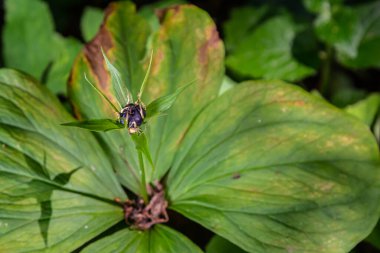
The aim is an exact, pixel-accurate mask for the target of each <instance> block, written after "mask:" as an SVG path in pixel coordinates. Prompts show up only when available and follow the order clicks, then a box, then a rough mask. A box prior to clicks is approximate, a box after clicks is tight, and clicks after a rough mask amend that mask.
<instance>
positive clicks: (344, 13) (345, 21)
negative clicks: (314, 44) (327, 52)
mask: <svg viewBox="0 0 380 253" xmlns="http://www.w3.org/2000/svg"><path fill="white" fill-rule="evenodd" d="M357 23H358V15H357V12H356V10H355V9H353V8H350V7H346V6H338V7H336V8H333V7H331V6H330V5H324V7H323V8H322V10H321V11H320V13H319V16H318V18H317V19H316V21H315V23H314V26H315V30H316V34H317V36H318V37H319V39H321V40H322V41H324V42H325V43H327V44H328V45H332V46H334V47H335V48H336V49H337V50H338V51H341V52H345V53H347V54H349V55H354V54H356V53H355V52H356V48H355V46H354V45H351V44H350V43H349V42H350V40H351V38H352V37H353V36H355V32H356V26H357Z"/></svg>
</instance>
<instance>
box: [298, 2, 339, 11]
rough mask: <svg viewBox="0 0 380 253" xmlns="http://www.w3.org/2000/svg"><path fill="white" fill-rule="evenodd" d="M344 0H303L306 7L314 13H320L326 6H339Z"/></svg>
mask: <svg viewBox="0 0 380 253" xmlns="http://www.w3.org/2000/svg"><path fill="white" fill-rule="evenodd" d="M342 2H343V0H303V4H304V5H305V7H306V9H307V10H309V11H311V12H313V13H319V12H321V11H323V9H325V8H332V7H334V6H339V5H340V4H341V3H342Z"/></svg>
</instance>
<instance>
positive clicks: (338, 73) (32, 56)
mask: <svg viewBox="0 0 380 253" xmlns="http://www.w3.org/2000/svg"><path fill="white" fill-rule="evenodd" d="M109 2H110V1H105V0H92V1H85V0H45V1H43V0H28V1H25V0H5V1H3V2H1V5H0V8H1V9H0V17H1V19H0V25H1V27H2V33H1V35H2V36H1V40H0V43H1V47H0V48H1V51H0V66H1V67H11V68H16V69H19V70H22V71H24V72H27V73H29V74H31V75H32V76H34V77H35V78H36V79H38V80H39V81H41V82H42V83H43V84H45V85H46V86H47V87H48V88H49V89H50V90H51V91H52V92H53V93H55V94H56V95H57V96H58V97H59V98H60V99H61V102H63V103H64V104H65V103H66V104H67V100H66V82H67V79H68V77H69V73H70V70H71V66H72V64H73V62H74V60H75V57H76V55H77V54H78V52H79V51H80V50H81V48H82V46H83V44H84V43H86V42H88V41H90V40H91V39H92V38H93V37H94V36H95V34H96V32H97V30H98V28H99V26H100V24H101V21H102V17H103V9H104V8H105V7H106V6H107V5H108V4H109ZM133 2H135V4H137V6H138V8H139V13H140V14H141V15H142V16H144V17H145V18H147V19H148V20H149V21H150V24H151V26H152V28H153V29H154V27H155V26H157V22H158V20H157V18H156V17H155V16H154V15H153V14H154V9H155V8H163V7H165V6H168V5H171V4H177V3H185V2H188V3H192V4H195V5H197V6H199V7H201V8H203V9H205V10H206V11H207V12H208V13H209V14H210V15H211V16H212V17H213V19H214V20H215V22H216V24H217V26H218V29H219V33H220V35H221V37H222V38H223V40H224V42H225V48H226V60H225V66H226V78H225V81H224V83H223V87H222V90H221V92H223V91H224V90H226V89H228V88H229V87H232V86H233V85H237V83H238V82H241V81H244V80H249V79H281V80H285V81H289V82H292V83H295V84H297V85H300V86H301V87H303V88H304V89H306V90H308V91H310V92H312V93H313V94H315V95H316V96H321V97H323V98H324V99H326V100H328V101H329V102H330V103H332V104H334V105H335V106H338V107H340V108H343V109H344V110H346V111H347V112H348V113H351V114H352V115H354V116H355V117H357V118H358V119H360V120H362V121H363V122H364V123H366V124H367V125H368V126H369V127H370V128H371V130H372V131H373V133H374V135H375V136H376V138H377V140H378V141H379V140H380V93H379V92H380V1H372V0H347V1H343V0H303V1H285V0H271V1H264V0H251V1H248V0H246V1H243V0H242V1H226V0H225V1H222V0H203V1H202V0H199V1H180V0H168V1H145V0H144V1H133ZM67 108H68V110H70V107H69V106H67ZM379 231H380V229H379V226H378V227H377V228H376V229H375V230H374V232H373V233H372V234H371V235H370V237H369V238H368V240H367V241H366V242H362V243H361V244H359V245H358V246H357V248H356V249H354V251H353V252H380V250H379V249H380V232H379ZM215 240H223V239H221V238H217V239H214V241H215ZM227 244H228V242H226V245H225V248H229V246H228V245H227ZM215 245H216V244H215ZM231 247H232V248H233V247H234V246H233V245H231ZM209 249H210V252H220V251H217V250H218V249H215V248H214V246H213V245H212V244H210V246H209Z"/></svg>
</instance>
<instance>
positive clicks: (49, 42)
mask: <svg viewBox="0 0 380 253" xmlns="http://www.w3.org/2000/svg"><path fill="white" fill-rule="evenodd" d="M5 14H6V15H5V25H4V30H3V55H4V64H5V66H7V67H10V68H16V69H19V70H22V71H25V72H27V73H29V74H31V75H33V76H34V77H36V78H37V79H39V80H41V77H42V75H43V72H44V71H45V69H46V68H47V66H48V64H49V63H51V62H52V61H53V59H54V55H55V51H57V50H58V49H59V47H58V45H57V43H58V42H57V38H56V37H55V32H54V24H53V19H52V16H51V14H50V12H49V8H48V5H47V4H46V3H45V2H43V1H39V0H6V1H5Z"/></svg>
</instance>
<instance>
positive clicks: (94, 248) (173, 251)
mask: <svg viewBox="0 0 380 253" xmlns="http://www.w3.org/2000/svg"><path fill="white" fill-rule="evenodd" d="M81 252H83V253H86V252H104V253H107V252H112V253H118V252H120V253H157V252H165V253H179V252H181V253H201V252H202V251H201V250H200V249H199V248H198V247H197V246H196V245H195V244H193V243H192V242H191V241H190V240H189V239H187V238H186V237H185V236H183V235H182V234H180V233H178V232H177V231H175V230H173V229H171V228H169V227H166V226H163V225H155V226H154V227H153V229H152V230H150V231H146V232H140V231H133V230H129V229H124V230H121V231H119V232H117V233H115V234H112V235H110V236H108V237H105V238H104V239H101V240H99V241H97V242H95V243H93V244H91V245H90V246H89V247H87V248H85V249H84V250H83V251H81Z"/></svg>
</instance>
